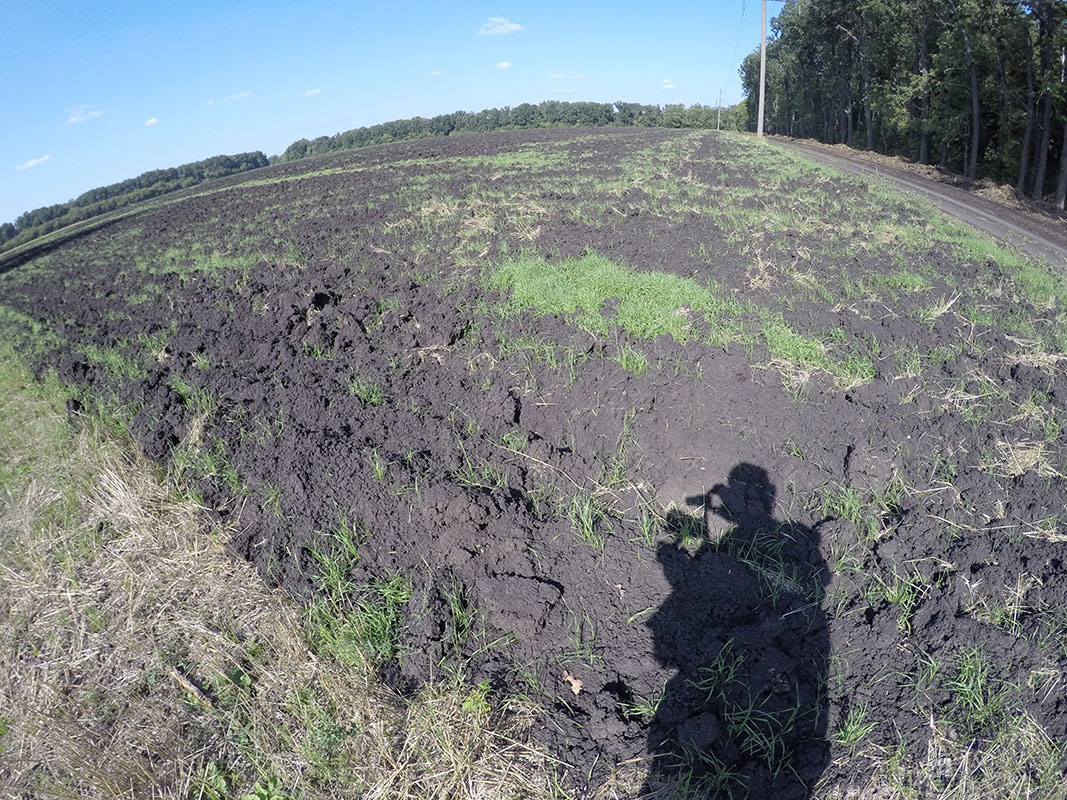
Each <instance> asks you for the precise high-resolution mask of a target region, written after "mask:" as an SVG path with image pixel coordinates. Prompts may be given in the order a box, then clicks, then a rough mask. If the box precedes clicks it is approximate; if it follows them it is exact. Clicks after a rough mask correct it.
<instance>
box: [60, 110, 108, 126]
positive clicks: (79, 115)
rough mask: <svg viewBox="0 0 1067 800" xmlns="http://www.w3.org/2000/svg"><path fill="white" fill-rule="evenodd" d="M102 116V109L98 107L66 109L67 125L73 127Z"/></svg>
mask: <svg viewBox="0 0 1067 800" xmlns="http://www.w3.org/2000/svg"><path fill="white" fill-rule="evenodd" d="M102 116H104V109H102V108H100V106H75V107H74V108H69V109H67V124H68V125H75V124H77V123H79V122H88V121H89V120H91V119H96V118H97V117H102Z"/></svg>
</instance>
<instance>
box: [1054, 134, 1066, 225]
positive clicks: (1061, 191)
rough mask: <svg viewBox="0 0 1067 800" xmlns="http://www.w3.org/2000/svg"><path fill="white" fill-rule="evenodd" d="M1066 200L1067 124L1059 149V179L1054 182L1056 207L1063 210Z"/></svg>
mask: <svg viewBox="0 0 1067 800" xmlns="http://www.w3.org/2000/svg"><path fill="white" fill-rule="evenodd" d="M1064 200H1067V122H1064V123H1063V147H1062V148H1061V149H1060V179H1059V180H1058V181H1057V182H1056V206H1057V207H1058V208H1061V209H1062V208H1063V205H1064Z"/></svg>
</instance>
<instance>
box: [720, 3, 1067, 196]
mask: <svg viewBox="0 0 1067 800" xmlns="http://www.w3.org/2000/svg"><path fill="white" fill-rule="evenodd" d="M772 27H773V37H772V39H771V41H770V42H769V43H768V46H767V95H766V111H765V118H764V125H765V129H766V130H767V131H769V132H771V133H780V134H785V135H788V136H801V137H810V138H814V139H818V140H820V141H823V142H828V143H844V144H848V145H850V146H853V147H863V148H866V149H868V150H877V151H880V152H883V153H890V154H898V155H905V156H908V157H910V158H913V159H915V160H917V161H920V162H922V163H934V164H938V165H940V166H941V167H944V168H946V169H950V170H953V171H956V172H959V173H961V174H963V175H966V176H968V177H971V178H978V177H980V176H981V177H988V178H991V179H993V180H995V181H998V182H1001V183H1010V184H1013V185H1014V186H1015V187H1016V188H1017V189H1018V190H1019V191H1020V192H1026V193H1027V194H1030V195H1032V196H1033V197H1035V198H1041V197H1044V196H1046V195H1050V194H1051V195H1054V197H1055V200H1056V202H1057V203H1058V204H1059V205H1060V207H1061V208H1062V207H1063V205H1064V196H1065V195H1067V74H1065V71H1064V61H1063V53H1065V52H1067V0H1032V1H1025V0H941V1H939V2H933V0H787V2H786V4H785V7H784V8H783V10H782V13H781V15H780V16H779V17H777V18H776V19H775V20H774V22H773V23H772ZM740 72H741V80H742V84H743V86H744V89H745V94H746V95H747V107H748V123H747V125H748V127H749V128H750V129H754V128H755V124H756V122H755V117H756V103H757V99H758V93H759V51H758V50H756V51H754V52H753V53H751V54H749V55H748V56H747V57H746V58H745V60H744V62H743V63H742V65H741V70H740ZM1057 170H1058V179H1057V178H1056V174H1057Z"/></svg>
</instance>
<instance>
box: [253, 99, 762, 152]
mask: <svg viewBox="0 0 1067 800" xmlns="http://www.w3.org/2000/svg"><path fill="white" fill-rule="evenodd" d="M718 110H719V109H716V108H714V107H712V106H701V105H695V106H689V107H686V106H684V105H681V104H678V105H668V106H662V107H661V106H650V105H642V104H640V103H623V102H621V101H620V102H617V103H585V102H582V103H566V102H562V101H558V100H546V101H545V102H543V103H539V104H538V105H533V104H532V103H523V104H522V105H518V106H515V107H514V108H510V107H507V106H505V107H504V108H487V109H485V110H484V111H475V112H469V111H454V112H452V113H451V114H441V115H439V116H436V117H430V118H426V117H412V118H411V119H398V120H394V121H392V122H383V123H382V124H380V125H371V126H370V127H365V128H355V129H354V130H350V131H345V132H344V133H338V134H336V135H334V136H320V137H318V138H317V139H298V140H297V141H295V142H293V143H292V144H291V145H289V146H288V147H287V148H286V149H285V152H284V153H282V154H281V155H280V156H276V157H274V158H272V159H271V161H272V162H286V161H297V160H299V159H301V158H309V157H310V156H318V155H322V154H323V153H332V152H335V151H337V150H353V149H356V148H359V147H366V146H368V145H373V144H386V143H388V142H399V141H405V140H409V139H422V138H426V137H430V136H448V135H450V134H453V133H482V132H485V131H499V130H517V129H522V128H556V127H559V128H563V127H609V126H611V127H628V126H639V127H647V128H714V127H715V125H716V112H717V111H718ZM721 112H722V113H721V115H720V119H719V124H720V126H721V127H722V128H723V129H724V130H741V129H742V128H743V127H744V125H745V123H746V121H747V118H746V113H747V112H746V110H745V106H744V104H743V103H741V104H738V105H736V106H732V107H727V108H723V109H721Z"/></svg>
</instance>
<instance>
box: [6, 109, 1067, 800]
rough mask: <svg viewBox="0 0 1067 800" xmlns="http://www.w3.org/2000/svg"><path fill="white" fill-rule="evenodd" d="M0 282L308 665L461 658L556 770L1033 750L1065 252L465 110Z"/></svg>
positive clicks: (661, 776)
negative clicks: (1037, 252) (409, 136)
mask: <svg viewBox="0 0 1067 800" xmlns="http://www.w3.org/2000/svg"><path fill="white" fill-rule="evenodd" d="M0 270H5V271H4V272H3V273H2V274H0V313H2V314H3V321H4V322H3V325H4V327H3V330H4V331H5V334H4V335H6V336H11V337H18V338H19V339H20V341H23V343H24V346H25V347H26V350H27V352H28V353H30V354H31V357H32V358H33V359H34V363H35V364H37V365H38V366H39V368H40V369H42V370H43V369H48V368H55V369H56V370H58V373H59V376H60V378H61V379H62V380H63V381H65V382H67V383H69V384H72V385H74V386H76V387H78V388H79V392H80V394H79V399H78V400H75V401H72V402H71V408H70V412H71V414H72V415H75V416H77V415H79V414H81V413H87V412H90V411H92V412H96V413H100V414H103V415H105V416H106V417H107V418H108V419H109V420H111V421H112V423H113V424H114V425H115V426H117V427H119V428H121V429H123V430H128V431H129V432H131V433H132V434H133V436H134V437H135V439H136V440H137V441H138V442H140V444H141V447H142V448H143V450H144V451H145V453H146V454H148V455H149V456H150V457H151V458H152V459H153V460H155V461H157V462H158V463H159V464H160V465H161V466H163V467H165V468H166V469H167V470H168V471H169V475H170V476H171V478H172V480H173V481H174V483H175V485H176V486H178V487H179V488H181V489H182V490H183V491H185V492H187V493H189V494H190V495H193V496H195V497H196V498H198V500H199V501H200V502H201V503H202V504H203V505H204V506H205V507H206V508H207V509H209V510H210V514H211V515H212V517H213V518H214V519H217V520H222V521H226V522H229V523H232V524H234V525H236V526H237V528H238V531H239V534H238V536H237V538H236V553H235V555H237V556H240V557H243V558H247V559H249V560H251V561H252V562H253V563H254V564H255V565H256V566H257V567H258V569H259V570H260V572H261V574H262V575H263V577H264V579H266V580H267V581H269V582H272V583H274V584H278V585H283V586H285V587H287V588H289V589H290V590H291V591H292V592H293V593H294V594H296V595H298V596H300V597H302V598H304V599H306V601H307V602H308V603H309V604H311V605H312V607H313V608H320V609H322V614H323V624H322V643H321V644H322V648H321V649H322V652H323V653H326V654H329V655H332V656H333V657H338V658H346V657H353V653H357V652H358V653H359V654H360V657H363V658H369V659H371V660H372V661H373V662H374V663H375V664H376V665H377V667H378V670H379V672H380V674H381V676H382V677H383V679H384V680H386V681H388V682H389V683H390V684H391V685H393V686H395V687H396V688H397V689H398V690H399V691H401V692H408V691H413V690H414V689H415V688H417V687H418V686H419V685H420V683H422V682H423V681H425V680H427V679H428V678H430V677H434V676H439V675H441V674H445V673H447V671H448V670H457V669H459V670H466V671H467V672H468V674H469V675H470V676H471V678H472V680H473V681H475V682H477V681H483V680H484V681H488V683H487V684H486V686H487V687H488V689H489V691H490V697H491V698H493V702H501V703H503V702H514V703H518V702H522V703H523V704H524V706H525V707H533V708H534V709H536V714H537V717H536V719H537V722H536V724H535V726H534V729H533V732H532V735H533V737H534V738H535V739H536V740H537V741H539V742H540V743H543V744H545V745H547V746H548V747H550V748H551V750H552V752H553V753H554V754H555V755H556V756H557V757H558V758H559V759H560V761H561V762H563V763H564V764H566V765H568V767H567V769H566V770H565V771H566V773H567V781H568V782H569V783H570V784H571V785H572V788H573V790H574V791H575V792H576V793H577V794H578V795H581V794H582V793H583V792H585V791H587V790H590V789H591V788H593V787H596V786H597V785H599V784H601V783H602V782H603V781H604V780H606V779H607V777H608V776H609V775H611V774H612V773H614V772H616V771H618V770H620V769H626V768H631V767H641V766H642V765H643V766H646V767H649V768H650V773H649V777H648V779H647V780H648V783H647V784H646V785H647V787H649V788H651V787H653V786H654V785H659V783H661V782H663V781H678V780H683V781H687V780H688V781H691V785H692V786H694V787H700V791H703V792H706V793H708V794H710V795H712V796H715V795H717V794H721V795H722V796H735V797H742V796H748V797H753V798H762V797H774V798H782V799H785V798H801V797H809V796H811V793H812V792H813V791H815V790H816V787H822V788H821V789H819V791H820V792H824V791H825V790H826V787H828V786H834V785H838V784H841V785H844V784H845V783H855V782H856V781H858V780H860V779H861V777H862V776H860V773H869V772H871V771H877V770H879V769H881V768H882V766H881V765H882V764H883V763H884V761H885V759H887V758H889V755H887V754H891V753H894V752H898V750H899V751H900V752H902V753H904V754H905V755H906V756H907V757H910V758H916V759H921V758H924V757H925V756H926V754H927V753H928V752H929V748H930V747H931V744H932V742H934V740H935V739H937V741H938V742H939V744H938V746H939V747H942V748H943V749H951V747H953V746H956V747H960V748H964V747H967V748H970V747H972V745H973V747H975V748H977V749H981V748H982V747H985V746H993V745H992V744H990V743H995V742H997V741H998V737H1000V736H1002V735H1003V734H1004V732H1005V731H1012V730H1019V729H1021V726H1024V725H1033V724H1037V725H1039V726H1040V727H1041V728H1042V729H1043V730H1044V731H1045V732H1046V733H1047V734H1048V735H1049V736H1051V737H1053V738H1054V739H1058V738H1063V737H1065V736H1067V707H1065V704H1067V683H1065V682H1064V680H1063V679H1064V671H1065V669H1067V638H1065V636H1067V575H1065V571H1064V557H1065V547H1064V542H1065V541H1067V482H1065V479H1064V473H1065V472H1067V437H1065V436H1064V434H1063V433H1062V428H1063V426H1065V425H1067V411H1065V409H1064V406H1065V404H1067V355H1065V350H1067V334H1065V328H1064V313H1063V303H1064V301H1065V300H1067V281H1065V280H1064V278H1063V277H1062V276H1060V275H1058V274H1056V273H1054V272H1053V271H1051V270H1050V269H1049V268H1048V267H1047V266H1043V265H1041V264H1040V263H1038V262H1035V261H1031V260H1029V259H1027V258H1025V257H1023V256H1020V255H1018V254H1015V253H1012V252H1009V251H1007V250H1004V249H1002V248H1000V247H998V246H997V245H995V244H993V243H992V241H991V240H987V239H983V238H980V237H979V235H978V234H972V233H971V232H969V231H967V230H965V229H964V228H962V227H960V226H959V224H958V223H954V222H949V221H947V220H946V219H945V218H943V217H942V216H941V215H940V214H939V213H938V212H937V211H935V210H934V209H933V208H929V207H925V206H922V205H919V204H917V203H915V202H913V201H906V200H904V199H902V198H900V197H899V196H896V195H894V194H892V193H891V192H890V191H889V190H888V189H884V188H882V187H880V186H878V185H877V184H874V185H872V184H869V183H866V182H864V181H862V180H860V179H850V178H845V177H842V176H839V175H836V174H834V173H832V172H829V171H827V170H825V169H823V168H821V167H817V166H815V165H814V164H812V163H810V162H806V161H804V160H802V159H800V158H798V157H796V156H793V155H790V154H787V153H783V152H781V151H778V150H776V149H773V148H771V147H768V146H765V147H762V148H761V147H758V146H757V145H756V144H755V142H754V140H751V139H749V138H745V137H741V136H728V135H717V134H715V133H714V132H696V133H694V132H682V131H668V130H621V129H620V130H609V131H605V130H600V131H581V130H580V131H574V130H554V131H535V132H522V133H499V134H486V135H472V136H459V137H453V138H448V139H438V140H429V141H420V142H414V143H398V144H393V145H386V146H381V147H376V148H370V149H366V150H363V151H357V152H352V153H342V154H336V155H331V156H327V157H323V158H319V159H314V160H310V161H302V162H297V163H292V164H286V165H279V166H275V167H270V168H267V169H264V170H259V171H256V172H254V173H251V174H249V175H245V176H240V177H238V178H231V179H227V180H226V181H223V182H220V183H218V184H214V185H208V186H205V187H200V188H199V189H198V190H196V191H193V192H189V193H186V194H184V195H182V196H180V197H176V198H170V199H168V200H166V201H162V202H156V203H155V204H153V205H152V206H151V207H149V208H148V209H147V210H145V211H143V212H142V213H139V214H136V215H132V216H126V217H124V218H122V219H120V220H117V221H114V222H112V223H109V224H103V225H99V226H96V227H95V228H94V229H91V230H88V231H86V232H83V233H81V234H79V235H78V236H76V237H72V238H68V239H67V240H65V241H60V242H58V243H57V244H55V245H54V246H53V247H52V248H51V249H50V250H49V251H48V252H45V253H42V254H38V255H36V256H35V257H33V258H30V259H29V260H25V259H17V258H12V257H9V258H8V260H7V263H6V265H5V263H4V262H3V261H0ZM316 604H317V605H316ZM337 607H339V608H344V609H349V610H352V611H353V614H354V616H350V617H346V619H349V620H351V619H359V620H362V622H360V624H359V625H353V624H349V623H345V624H341V623H339V622H337V619H338V618H339V617H337V616H336V615H332V616H331V615H330V614H329V613H327V612H328V610H329V609H331V608H337ZM946 731H951V732H953V733H952V735H951V736H949V735H948V734H946V733H945V732H946ZM938 737H940V738H938ZM953 737H954V738H953ZM944 742H955V743H956V744H954V745H946V744H944ZM857 753H861V754H862V753H867V754H871V755H870V756H869V757H868V758H866V759H865V760H864V759H858V757H857ZM1027 757H1028V756H1027V755H1026V754H1025V753H1023V754H1022V755H1019V756H1018V758H1020V759H1024V760H1025V758H1027ZM842 764H847V766H841V765H842ZM857 765H860V766H857ZM1039 768H1041V769H1043V768H1044V767H1043V766H1040V765H1035V766H1034V769H1035V770H1038V769H1039ZM857 770H859V772H857ZM693 791H694V792H696V791H697V789H693Z"/></svg>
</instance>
